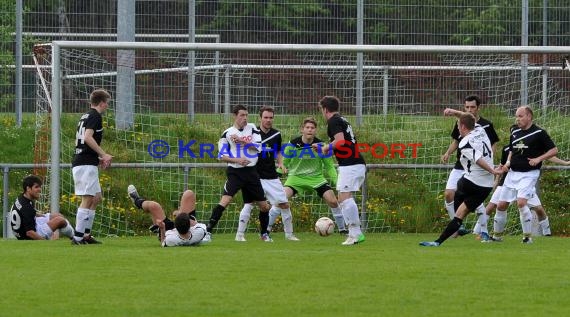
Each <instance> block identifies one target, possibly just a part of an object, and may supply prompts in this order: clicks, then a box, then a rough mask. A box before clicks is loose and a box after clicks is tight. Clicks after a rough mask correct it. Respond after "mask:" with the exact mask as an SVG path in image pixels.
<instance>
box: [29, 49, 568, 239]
mask: <svg viewBox="0 0 570 317" xmlns="http://www.w3.org/2000/svg"><path fill="white" fill-rule="evenodd" d="M160 44H161V43H157V44H156V46H155V47H152V46H151V47H148V48H144V49H135V48H133V49H132V51H133V52H134V54H131V55H128V56H131V57H130V58H128V59H125V58H124V57H120V58H119V57H118V55H117V54H118V50H116V49H114V48H104V47H103V46H102V47H101V48H93V47H91V48H88V49H87V48H80V47H77V48H61V50H60V55H59V57H58V58H59V61H60V70H59V72H60V75H61V80H60V87H61V101H60V102H61V103H60V104H61V109H62V115H61V126H60V128H59V133H60V136H59V138H60V148H61V151H60V152H61V154H60V161H61V162H62V163H64V164H66V163H67V164H68V163H70V162H71V161H72V153H73V146H74V138H75V129H76V127H75V125H76V124H77V120H78V119H79V116H80V114H81V113H83V112H85V111H86V110H87V109H88V107H89V105H88V102H87V100H88V96H89V93H90V92H91V91H92V90H94V89H96V88H104V89H106V90H108V91H109V92H111V94H112V96H113V100H112V102H111V105H110V107H109V110H107V112H106V114H105V115H104V129H105V131H104V137H103V143H102V147H103V148H104V149H106V151H107V152H108V153H110V154H111V155H114V166H115V167H113V168H111V169H109V170H105V171H101V174H100V181H101V185H102V188H103V197H104V200H103V202H102V203H101V204H100V206H99V207H98V210H97V216H96V225H95V226H94V228H93V230H94V231H95V232H96V233H97V234H99V235H108V236H113V235H117V236H124V235H141V234H144V235H146V234H148V232H147V230H146V227H148V225H150V217H148V215H144V214H142V212H141V211H139V210H136V209H135V208H134V206H132V204H131V202H130V200H129V199H128V197H127V194H126V188H127V185H128V184H134V185H135V186H137V188H138V190H139V193H140V194H141V195H142V196H144V197H146V198H148V199H153V200H156V201H158V202H160V203H161V204H162V205H163V207H164V209H165V211H166V212H167V213H169V212H170V211H172V210H174V209H176V208H177V206H178V201H179V198H180V195H181V193H182V191H183V190H184V189H186V188H190V189H192V190H194V191H195V192H196V193H197V197H198V204H197V212H198V218H199V219H200V220H202V221H205V220H207V219H208V217H209V216H210V213H211V210H212V208H213V207H214V206H215V205H216V204H217V203H218V201H219V199H220V196H221V191H222V187H223V185H224V181H225V169H224V167H223V166H224V165H223V164H220V162H219V161H218V160H217V159H216V158H215V157H211V155H210V153H212V152H208V151H207V149H208V148H210V146H213V145H216V144H217V141H218V138H219V136H220V135H221V133H222V131H224V130H225V129H226V128H228V127H229V126H231V125H232V119H231V115H229V109H230V108H231V107H232V106H234V105H237V104H244V105H246V106H248V110H249V113H250V116H249V121H250V122H253V123H256V124H257V123H259V115H258V110H259V108H260V107H261V106H263V105H269V106H272V107H274V108H275V122H274V125H275V127H276V128H277V129H279V130H281V132H282V135H283V139H284V140H285V141H288V140H290V139H292V138H294V137H296V136H298V135H300V129H299V126H300V123H301V122H302V119H303V118H304V117H307V116H314V117H315V118H316V119H317V121H318V122H319V127H318V137H319V138H321V139H324V140H327V136H326V122H324V119H323V118H322V115H321V113H320V112H319V110H318V107H317V104H318V101H319V99H320V98H321V97H322V96H324V95H336V96H338V97H339V98H340V99H341V100H342V108H341V112H342V113H343V114H344V115H345V116H346V117H347V118H348V120H349V121H350V122H351V123H352V125H353V128H354V129H355V133H356V135H357V137H358V141H359V142H360V143H365V144H367V145H369V146H370V147H371V148H372V147H373V146H374V147H373V148H374V151H368V152H366V153H362V155H363V156H364V157H365V159H366V160H367V163H368V165H369V170H368V174H367V182H366V185H365V187H364V189H363V191H362V192H361V193H359V194H358V195H357V197H356V199H357V202H358V203H359V204H360V205H361V213H362V220H363V222H364V224H365V227H366V230H367V231H369V232H417V231H418V230H421V229H418V228H431V229H435V230H439V229H441V228H442V227H443V226H444V225H445V223H447V221H448V218H447V213H446V212H445V210H444V208H443V189H444V187H445V182H446V179H447V176H448V174H449V171H450V168H451V165H447V164H441V162H440V157H441V155H442V154H443V153H444V152H445V150H446V149H447V147H448V146H449V144H450V142H451V137H450V133H451V129H452V127H453V124H454V120H453V119H452V118H445V117H443V116H442V111H443V109H444V108H446V107H453V108H456V109H461V108H462V104H463V98H464V97H465V96H467V95H470V94H478V95H480V96H481V97H482V99H483V100H484V103H485V105H484V106H483V109H482V116H484V117H485V118H487V119H490V120H491V121H493V122H494V124H495V126H496V129H497V131H498V132H499V136H500V138H501V142H502V144H504V142H506V140H507V139H508V127H509V126H510V124H512V122H513V115H514V109H515V107H516V106H517V105H518V104H519V103H520V67H519V64H517V60H518V57H517V56H512V55H508V54H480V55H472V54H471V55H466V54H440V53H438V54H436V53H434V54H417V53H413V52H409V53H406V54H393V53H391V54H388V53H382V52H375V53H370V54H364V58H363V63H362V67H361V68H360V69H361V70H359V69H358V67H357V55H356V53H335V52H327V51H322V52H318V53H317V52H316V51H314V50H307V51H286V50H283V51H264V50H235V51H232V50H229V51H228V50H223V51H214V50H197V51H195V54H194V55H192V54H189V53H188V50H187V49H184V48H179V49H178V48H168V49H166V48H163V47H161V46H160ZM35 57H36V61H37V65H38V68H37V69H38V71H37V73H38V76H37V80H38V85H37V113H38V115H37V118H38V119H37V122H38V129H37V136H36V148H35V153H36V155H35V157H36V163H38V166H40V165H39V164H40V163H48V162H49V148H50V147H49V144H48V143H49V140H50V129H49V128H47V127H48V126H49V124H50V120H49V117H50V114H51V108H52V106H53V104H52V103H53V101H52V100H50V96H51V94H52V92H51V91H50V90H51V84H52V82H51V80H52V76H53V73H52V70H51V68H50V65H51V58H52V55H51V46H49V45H45V46H41V49H36V54H35ZM192 57H193V58H192ZM555 58H558V57H556V56H552V59H553V60H552V61H550V62H549V63H550V64H549V65H554V59H555ZM490 61H493V62H494V63H496V64H493V65H490V64H489V63H490ZM189 65H191V66H193V67H190V69H191V70H192V71H191V72H189V71H188V68H189ZM493 66H500V67H493ZM556 66H557V68H556V69H554V67H551V68H552V70H550V72H549V76H548V78H547V83H548V84H547V85H546V88H545V86H544V85H537V84H534V83H535V82H537V81H541V80H542V78H543V72H542V71H540V70H531V71H529V72H528V81H529V83H533V84H529V87H528V95H529V97H530V98H529V103H530V104H531V105H532V106H533V108H536V109H540V110H539V111H537V123H538V124H539V125H541V126H542V127H544V128H545V129H547V130H548V131H549V133H550V135H551V137H552V138H553V139H554V140H555V142H556V143H557V146H558V148H559V150H560V152H561V153H563V155H567V153H568V150H569V149H568V147H569V145H568V140H567V137H565V135H567V134H565V133H567V132H566V131H568V128H570V127H569V126H568V120H567V115H568V111H569V109H568V102H567V100H566V99H564V98H563V97H562V96H564V93H563V92H566V91H567V90H568V89H567V88H568V81H567V80H566V79H565V77H566V76H565V73H562V70H561V68H560V67H559V63H558V60H557V61H556ZM125 68H126V69H127V70H126V71H125ZM129 68H130V69H129ZM360 71H361V74H362V77H359V72H360ZM121 72H123V73H121ZM125 72H127V75H126V76H125ZM118 78H121V80H118ZM125 78H126V79H125ZM360 78H361V80H360ZM125 81H130V82H125ZM190 85H192V86H193V87H191V86H190ZM124 87H132V89H131V90H129V89H125V88H124ZM189 87H190V88H189ZM544 94H546V104H545V105H544V106H543V105H542V103H541V102H540V100H541V99H537V98H538V97H537V96H544ZM125 95H129V96H130V99H128V98H127V99H122V98H121V97H118V96H125ZM121 100H132V102H133V104H122V103H121V102H122V101H121ZM124 109H132V110H129V113H128V115H127V116H126V117H127V118H129V117H130V119H127V120H130V121H128V122H126V123H127V124H126V128H123V127H124V126H125V122H123V121H119V118H124V113H123V112H124ZM121 120H123V119H121ZM188 149H190V151H188ZM205 149H206V150H205ZM216 153H217V151H213V154H214V156H215V155H216ZM495 161H496V162H498V159H496V160H495ZM134 164H136V165H134ZM52 172H53V171H50V170H49V169H48V170H46V171H45V173H46V175H47V176H48V178H49V173H52ZM60 173H61V174H60V176H61V177H60V182H61V184H60V187H59V188H60V191H61V193H60V196H59V197H58V199H59V202H60V206H61V210H60V211H61V212H62V213H65V214H66V215H67V216H69V217H74V215H75V211H76V209H77V206H78V205H79V197H76V196H75V195H74V194H73V180H72V176H71V169H70V168H62V169H61V170H60ZM547 190H548V189H547ZM44 196H46V197H47V196H49V193H46V195H44ZM241 206H242V200H241V196H240V195H237V196H236V197H235V199H234V201H233V202H232V204H231V205H230V206H229V207H228V208H227V209H226V211H225V214H224V216H223V217H222V219H221V221H220V223H219V224H218V227H217V230H218V232H235V230H236V228H237V221H238V215H239V211H240V209H241ZM292 212H293V216H294V225H295V230H296V231H307V230H311V228H312V224H314V221H315V220H316V219H317V218H319V217H321V216H329V217H331V214H330V211H329V209H328V207H327V206H326V204H325V203H324V202H323V201H322V200H321V199H320V198H319V197H318V196H317V195H316V194H314V193H306V194H304V195H300V196H298V197H295V198H293V199H292ZM547 212H548V209H547ZM510 214H511V218H512V219H511V220H510V222H509V223H510V224H511V227H510V228H509V230H511V231H512V232H514V231H516V230H518V227H519V226H518V220H516V219H518V218H514V216H516V213H515V212H510ZM255 218H256V217H252V219H255ZM515 220H516V221H515ZM470 221H472V218H471V219H470ZM256 228H257V224H256V223H255V221H252V222H250V226H249V230H250V231H251V232H254V231H255V230H256ZM276 230H280V226H279V224H278V225H277V228H276Z"/></svg>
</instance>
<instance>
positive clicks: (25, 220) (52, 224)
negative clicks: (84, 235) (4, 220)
mask: <svg viewBox="0 0 570 317" xmlns="http://www.w3.org/2000/svg"><path fill="white" fill-rule="evenodd" d="M22 189H23V190H24V191H23V193H22V194H21V195H20V196H18V199H16V202H14V205H13V206H12V210H11V211H10V225H11V227H12V232H13V233H14V236H16V238H17V239H18V240H50V239H52V237H53V233H54V232H55V231H56V230H58V229H59V232H60V233H61V234H63V235H65V236H67V237H69V238H73V233H74V232H73V227H72V226H71V225H70V224H69V221H67V219H65V218H64V217H63V216H62V215H61V214H57V213H46V214H42V213H40V212H39V211H37V210H36V208H35V207H34V202H35V201H36V200H38V199H39V198H40V195H41V194H42V180H41V179H40V178H39V177H37V176H35V175H30V176H26V177H25V178H24V180H23V181H22ZM53 238H54V237H53Z"/></svg>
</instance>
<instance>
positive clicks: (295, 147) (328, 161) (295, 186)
mask: <svg viewBox="0 0 570 317" xmlns="http://www.w3.org/2000/svg"><path fill="white" fill-rule="evenodd" d="M301 133H302V135H301V136H299V137H297V138H294V139H293V140H291V141H290V142H289V144H286V145H285V146H283V148H282V151H283V158H284V159H283V165H284V166H285V167H286V168H287V180H286V181H285V184H284V187H285V193H286V194H287V198H290V197H292V196H294V195H296V194H298V193H303V192H305V191H315V192H316V193H317V194H318V195H319V197H321V198H322V199H324V200H325V202H326V203H327V205H328V206H329V207H330V209H331V212H332V214H333V216H334V219H335V222H336V225H337V227H338V230H339V232H340V233H342V234H346V233H348V230H346V226H345V223H344V218H343V216H342V212H341V210H340V207H339V205H338V201H337V199H336V195H335V193H334V191H333V190H332V188H331V186H330V185H329V182H328V181H327V179H328V180H330V182H331V183H332V184H333V185H334V184H335V183H336V179H337V173H336V169H335V166H334V160H333V158H332V153H329V154H327V153H324V154H323V153H319V152H317V151H315V150H313V148H312V145H313V144H317V145H318V144H322V142H323V141H321V140H320V139H318V138H316V137H315V135H316V133H317V122H316V120H315V119H314V118H312V117H309V118H306V119H304V120H303V124H302V125H301ZM323 172H324V173H323ZM325 175H326V178H325ZM270 225H271V224H270Z"/></svg>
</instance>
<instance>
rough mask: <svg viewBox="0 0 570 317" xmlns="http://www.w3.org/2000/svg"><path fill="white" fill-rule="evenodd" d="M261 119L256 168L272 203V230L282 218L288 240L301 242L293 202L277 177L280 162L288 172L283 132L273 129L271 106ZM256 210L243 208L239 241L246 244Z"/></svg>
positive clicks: (264, 109)
mask: <svg viewBox="0 0 570 317" xmlns="http://www.w3.org/2000/svg"><path fill="white" fill-rule="evenodd" d="M259 117H260V119H261V122H260V124H259V126H258V127H257V128H258V129H259V134H260V135H261V152H260V153H259V154H258V160H257V164H256V165H255V167H256V169H257V173H258V174H259V178H260V180H261V185H262V186H263V191H264V192H265V196H266V197H267V200H269V202H270V203H271V209H270V210H269V225H268V228H271V226H273V224H274V223H275V220H276V218H277V217H278V216H279V215H281V218H282V220H283V230H284V231H285V239H286V240H290V241H298V240H299V239H298V238H297V237H295V235H294V234H293V215H292V214H291V209H290V206H289V200H288V199H287V196H286V194H285V189H284V188H283V184H282V183H281V180H280V179H279V174H277V171H276V169H275V162H277V167H278V168H279V169H281V171H283V172H284V173H286V172H287V169H286V168H285V166H283V155H282V153H281V152H282V151H281V143H282V138H281V132H279V131H278V130H277V129H275V128H273V119H274V117H275V110H273V108H271V107H269V106H263V107H261V108H260V109H259ZM252 209H253V204H244V205H243V208H242V210H241V212H240V214H239V222H238V229H237V233H236V237H235V240H236V241H241V242H244V241H246V240H245V230H246V229H247V223H248V221H249V217H250V216H251V210H252ZM261 216H263V215H261ZM260 222H261V221H260Z"/></svg>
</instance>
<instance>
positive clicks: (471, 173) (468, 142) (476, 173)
mask: <svg viewBox="0 0 570 317" xmlns="http://www.w3.org/2000/svg"><path fill="white" fill-rule="evenodd" d="M458 150H459V151H460V153H461V157H460V161H461V165H462V166H463V170H464V171H465V172H464V174H463V177H465V178H466V179H468V180H470V181H471V182H472V183H474V184H475V185H478V186H482V187H493V181H494V177H493V174H491V173H489V172H487V171H486V170H485V169H483V168H482V167H481V166H479V165H477V163H476V162H477V161H478V160H479V159H480V158H483V159H484V160H485V162H486V163H487V164H488V165H489V166H491V167H493V151H492V150H491V141H489V137H487V133H485V130H484V129H483V128H482V127H481V126H480V125H476V126H475V129H473V131H471V132H469V133H468V134H467V135H466V136H465V137H464V138H462V139H461V141H460V142H459V148H458Z"/></svg>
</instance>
